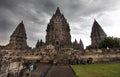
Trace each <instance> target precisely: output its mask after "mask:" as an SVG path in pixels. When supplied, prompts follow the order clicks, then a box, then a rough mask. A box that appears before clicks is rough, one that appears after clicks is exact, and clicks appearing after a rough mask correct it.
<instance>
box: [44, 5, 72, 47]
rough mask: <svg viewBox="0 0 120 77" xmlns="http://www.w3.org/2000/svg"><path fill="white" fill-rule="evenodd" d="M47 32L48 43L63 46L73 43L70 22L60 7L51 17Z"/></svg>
mask: <svg viewBox="0 0 120 77" xmlns="http://www.w3.org/2000/svg"><path fill="white" fill-rule="evenodd" d="M46 32H47V34H46V43H47V44H52V45H54V46H62V47H64V46H69V45H70V44H71V35H70V28H69V24H68V23H67V21H66V19H65V17H64V15H63V14H61V12H60V9H59V7H58V8H57V10H56V12H55V14H53V16H52V18H51V19H50V22H49V23H48V25H47V30H46Z"/></svg>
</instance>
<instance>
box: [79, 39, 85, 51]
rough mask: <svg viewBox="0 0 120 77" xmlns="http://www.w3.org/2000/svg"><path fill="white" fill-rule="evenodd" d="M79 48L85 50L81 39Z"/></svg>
mask: <svg viewBox="0 0 120 77" xmlns="http://www.w3.org/2000/svg"><path fill="white" fill-rule="evenodd" d="M79 47H80V50H84V45H83V42H82V40H81V39H80V41H79Z"/></svg>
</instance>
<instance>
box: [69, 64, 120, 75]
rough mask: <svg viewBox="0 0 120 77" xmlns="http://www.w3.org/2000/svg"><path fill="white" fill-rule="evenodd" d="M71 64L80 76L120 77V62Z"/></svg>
mask: <svg viewBox="0 0 120 77" xmlns="http://www.w3.org/2000/svg"><path fill="white" fill-rule="evenodd" d="M71 66H72V68H73V70H74V71H75V73H76V75H77V76H78V77H120V63H119V64H88V65H71Z"/></svg>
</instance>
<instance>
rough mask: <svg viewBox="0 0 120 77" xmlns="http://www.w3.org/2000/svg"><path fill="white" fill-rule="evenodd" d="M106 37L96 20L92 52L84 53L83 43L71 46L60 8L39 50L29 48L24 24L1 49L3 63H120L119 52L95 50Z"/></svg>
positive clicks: (67, 28)
mask: <svg viewBox="0 0 120 77" xmlns="http://www.w3.org/2000/svg"><path fill="white" fill-rule="evenodd" d="M105 37H106V34H105V32H104V31H103V29H102V28H101V26H100V25H99V24H98V22H97V21H96V20H95V21H94V24H93V27H92V32H91V41H92V44H91V46H90V47H91V48H92V49H89V50H84V45H83V42H82V40H81V39H80V42H79V43H78V42H77V41H76V40H75V41H74V42H73V43H72V42H71V34H70V27H69V24H68V22H67V20H66V19H65V17H64V15H63V14H62V13H61V12H60V9H59V8H57V10H56V12H55V14H53V16H52V18H51V19H50V22H49V23H48V25H47V29H46V42H43V41H42V40H41V41H39V40H38V41H37V44H36V47H35V48H33V49H32V48H31V47H29V46H28V45H27V41H26V40H27V34H26V30H25V27H24V23H23V21H22V22H21V23H20V24H19V25H18V26H17V28H16V29H15V31H14V32H13V34H12V35H11V36H10V41H9V44H7V45H6V46H0V54H1V55H0V60H1V61H7V60H12V59H18V60H21V61H23V62H29V61H31V62H42V63H53V64H80V63H83V64H86V63H96V62H102V61H106V62H108V61H114V60H117V61H119V60H120V50H119V49H116V50H113V49H109V50H107V49H105V50H101V49H98V50H95V48H97V46H98V42H99V41H100V40H102V39H104V38H105Z"/></svg>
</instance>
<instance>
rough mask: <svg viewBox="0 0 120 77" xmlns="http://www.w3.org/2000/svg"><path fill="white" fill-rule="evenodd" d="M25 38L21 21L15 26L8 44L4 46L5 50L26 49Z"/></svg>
mask: <svg viewBox="0 0 120 77" xmlns="http://www.w3.org/2000/svg"><path fill="white" fill-rule="evenodd" d="M26 40H27V36H26V31H25V27H24V24H23V21H22V22H21V23H20V24H19V25H18V26H17V28H16V29H15V31H14V32H13V34H12V35H11V36H10V42H9V44H8V45H7V46H6V47H7V49H11V50H24V49H28V48H29V47H28V46H27V42H26Z"/></svg>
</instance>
